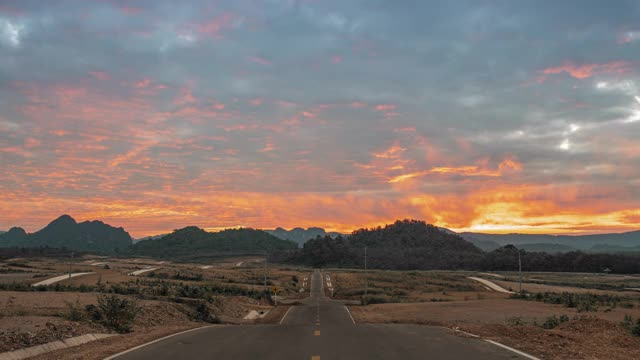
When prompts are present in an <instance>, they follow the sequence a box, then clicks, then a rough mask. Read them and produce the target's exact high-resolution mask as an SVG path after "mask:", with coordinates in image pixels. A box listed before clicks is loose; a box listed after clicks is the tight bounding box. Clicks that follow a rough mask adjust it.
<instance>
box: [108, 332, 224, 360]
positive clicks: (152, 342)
mask: <svg viewBox="0 0 640 360" xmlns="http://www.w3.org/2000/svg"><path fill="white" fill-rule="evenodd" d="M214 326H215V325H206V326H201V327H197V328H195V329H189V330H185V331H181V332H178V333H175V334H171V335H167V336H165V337H162V338H160V339H155V340H153V341H149V342H148V343H144V344H142V345H138V346H136V347H133V348H131V349H128V350H125V351H122V352H119V353H117V354H115V355H111V356H109V357H106V358H104V359H103V360H112V359H115V358H117V357H118V356H122V355H124V354H127V353H130V352H132V351H136V350H138V349H140V348H143V347H145V346H148V345H151V344H155V343H157V342H159V341H163V340H166V339H169V338H172V337H174V336H178V335H182V334H186V333H190V332H192V331H196V330H202V329H206V328H210V327H214Z"/></svg>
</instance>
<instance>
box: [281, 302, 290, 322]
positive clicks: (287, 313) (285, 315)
mask: <svg viewBox="0 0 640 360" xmlns="http://www.w3.org/2000/svg"><path fill="white" fill-rule="evenodd" d="M291 309H293V306H289V310H287V312H286V313H284V316H283V317H282V319H280V325H282V322H283V321H284V318H286V317H287V315H289V311H291Z"/></svg>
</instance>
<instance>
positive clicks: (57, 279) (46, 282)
mask: <svg viewBox="0 0 640 360" xmlns="http://www.w3.org/2000/svg"><path fill="white" fill-rule="evenodd" d="M89 274H95V273H94V272H83V273H74V274H71V276H69V274H66V275H60V276H56V277H53V278H51V279H47V280H42V281H40V282H37V283H35V284H31V286H41V285H51V284H55V283H57V282H60V281H63V280H66V279H68V278H69V277H72V278H74V277H77V276H82V275H89Z"/></svg>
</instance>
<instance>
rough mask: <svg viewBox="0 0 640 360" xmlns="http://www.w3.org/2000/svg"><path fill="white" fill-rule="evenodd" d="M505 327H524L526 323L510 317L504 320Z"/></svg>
mask: <svg viewBox="0 0 640 360" xmlns="http://www.w3.org/2000/svg"><path fill="white" fill-rule="evenodd" d="M506 323H507V325H511V326H521V325H525V324H526V322H525V321H524V320H523V319H522V318H521V317H519V316H514V317H510V318H508V319H507V320H506Z"/></svg>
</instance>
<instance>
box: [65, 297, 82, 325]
mask: <svg viewBox="0 0 640 360" xmlns="http://www.w3.org/2000/svg"><path fill="white" fill-rule="evenodd" d="M64 303H65V305H66V306H67V312H65V313H64V314H62V317H63V318H65V319H67V320H69V321H83V320H85V319H86V318H87V317H86V313H85V311H84V310H83V309H82V306H81V305H80V301H79V300H76V302H73V303H72V302H70V301H65V302H64Z"/></svg>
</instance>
